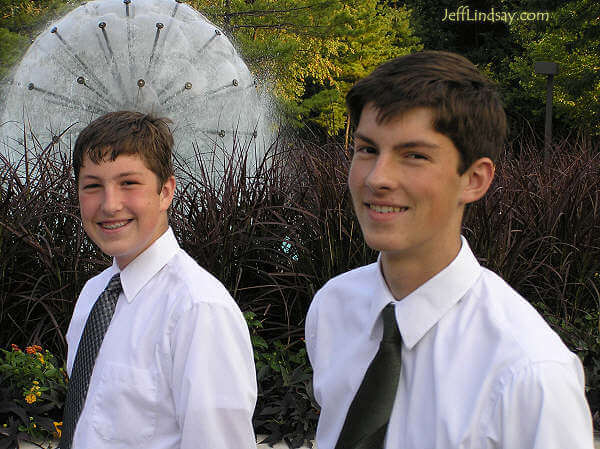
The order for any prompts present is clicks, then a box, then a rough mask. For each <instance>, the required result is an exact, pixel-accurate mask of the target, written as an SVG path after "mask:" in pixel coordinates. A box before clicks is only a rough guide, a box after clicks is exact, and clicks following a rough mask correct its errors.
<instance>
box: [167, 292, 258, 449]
mask: <svg viewBox="0 0 600 449" xmlns="http://www.w3.org/2000/svg"><path fill="white" fill-rule="evenodd" d="M171 355H172V357H173V366H172V380H171V385H172V391H173V398H174V402H175V413H176V418H177V423H178V425H179V427H180V429H181V444H180V448H181V449H256V439H255V436H254V430H253V427H252V415H253V412H254V407H255V405H256V394H257V387H256V371H255V368H254V358H253V352H252V345H251V343H250V335H249V332H248V327H247V325H246V322H245V320H244V318H243V316H242V314H241V312H240V311H239V309H237V308H236V307H232V306H229V305H228V304H222V303H219V302H199V303H194V304H193V305H191V308H190V309H189V310H185V311H184V312H183V313H182V314H181V317H180V319H179V320H178V321H177V323H176V325H175V328H174V329H173V333H172V341H171Z"/></svg>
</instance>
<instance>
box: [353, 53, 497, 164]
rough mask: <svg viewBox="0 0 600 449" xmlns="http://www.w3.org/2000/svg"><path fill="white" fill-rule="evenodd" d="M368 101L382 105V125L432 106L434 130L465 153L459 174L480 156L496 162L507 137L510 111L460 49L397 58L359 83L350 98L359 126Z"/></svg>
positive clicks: (379, 107)
mask: <svg viewBox="0 0 600 449" xmlns="http://www.w3.org/2000/svg"><path fill="white" fill-rule="evenodd" d="M367 103H373V105H374V106H375V108H376V109H378V111H379V113H378V116H377V120H378V121H379V122H380V123H381V122H384V121H386V120H388V119H389V118H391V117H394V116H398V115H401V114H403V113H404V112H406V111H408V110H411V109H413V108H417V107H425V108H430V109H431V111H432V112H433V124H432V126H433V129H435V130H436V131H437V132H439V133H440V134H444V135H445V136H446V137H448V138H450V139H451V140H452V142H453V143H454V145H455V146H456V148H457V149H458V151H459V152H460V156H461V162H460V166H459V167H458V171H459V173H460V174H462V173H464V171H465V170H466V169H467V168H468V167H469V166H470V165H471V164H472V163H473V162H474V161H475V160H477V159H479V158H480V157H489V158H490V159H492V160H493V161H495V160H496V159H497V157H498V154H499V152H500V150H501V148H502V145H503V143H504V139H505V136H506V115H505V113H504V108H503V107H502V102H501V100H500V97H499V95H498V92H497V91H496V88H495V86H494V84H492V82H491V81H490V80H488V79H487V78H486V77H485V76H483V75H482V74H481V73H480V72H479V71H478V70H477V67H475V66H474V65H473V64H472V63H471V62H470V61H469V60H468V59H466V58H464V57H462V56H460V55H457V54H455V53H448V52H442V51H424V52H420V53H414V54H411V55H407V56H403V57H400V58H396V59H393V60H391V61H388V62H386V63H384V64H382V65H380V66H379V67H377V68H376V69H375V70H374V71H373V72H372V73H371V74H370V75H368V76H367V77H366V78H363V79H361V80H360V81H358V82H357V83H356V84H355V85H354V86H353V87H352V89H350V92H348V95H347V96H346V105H347V107H348V111H349V114H350V120H351V122H352V124H353V126H354V128H355V129H356V127H357V126H358V122H359V121H360V114H361V112H362V110H363V108H364V106H365V105H366V104H367Z"/></svg>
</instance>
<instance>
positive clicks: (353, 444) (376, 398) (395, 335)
mask: <svg viewBox="0 0 600 449" xmlns="http://www.w3.org/2000/svg"><path fill="white" fill-rule="evenodd" d="M401 367H402V337H401V336H400V331H399V330H398V325H397V323H396V316H395V311H394V304H388V305H387V306H386V307H385V309H384V310H383V338H382V339H381V343H380V345H379V350H378V351H377V354H376V355H375V358H374V359H373V361H372V362H371V364H370V365H369V368H367V371H366V373H365V376H364V378H363V380H362V383H361V384H360V387H359V389H358V391H357V392H356V395H355V396H354V399H353V400H352V403H351V404H350V408H349V409H348V413H347V414H346V421H345V422H344V427H343V428H342V431H341V432H340V436H339V438H338V441H337V444H336V446H335V449H383V444H384V440H385V435H386V432H387V427H388V422H389V420H390V415H391V414H392V408H393V406H394V399H395V397H396V390H397V389H398V382H399V380H400V370H401Z"/></svg>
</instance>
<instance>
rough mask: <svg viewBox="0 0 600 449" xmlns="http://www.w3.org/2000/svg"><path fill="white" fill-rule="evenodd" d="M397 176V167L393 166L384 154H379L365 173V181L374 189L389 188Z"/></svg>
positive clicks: (392, 185)
mask: <svg viewBox="0 0 600 449" xmlns="http://www.w3.org/2000/svg"><path fill="white" fill-rule="evenodd" d="M398 176H399V173H398V168H397V167H395V166H394V164H393V163H392V161H391V160H390V159H389V158H387V157H385V156H379V157H378V158H377V160H376V161H375V163H374V164H373V166H372V167H371V170H370V171H369V173H368V174H367V178H366V179H365V182H366V184H367V186H368V187H369V188H371V189H372V190H374V191H375V190H382V189H391V188H393V187H394V185H395V183H396V181H397V178H398Z"/></svg>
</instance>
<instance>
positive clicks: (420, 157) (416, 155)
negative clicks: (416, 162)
mask: <svg viewBox="0 0 600 449" xmlns="http://www.w3.org/2000/svg"><path fill="white" fill-rule="evenodd" d="M408 157H409V158H410V159H425V160H426V159H427V156H425V155H423V154H419V153H410V154H409V155H408Z"/></svg>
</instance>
